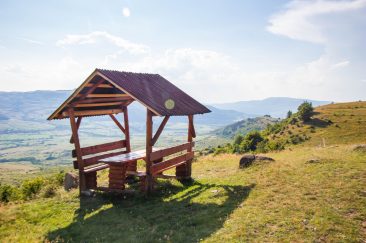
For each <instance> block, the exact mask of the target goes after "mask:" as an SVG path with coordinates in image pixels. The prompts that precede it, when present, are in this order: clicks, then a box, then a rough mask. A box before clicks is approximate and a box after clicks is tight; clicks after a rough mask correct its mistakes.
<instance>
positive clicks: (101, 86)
mask: <svg viewBox="0 0 366 243" xmlns="http://www.w3.org/2000/svg"><path fill="white" fill-rule="evenodd" d="M93 85H95V84H93V83H88V84H87V85H85V87H92V86H93ZM97 88H114V86H113V85H111V84H99V85H98V87H97Z"/></svg>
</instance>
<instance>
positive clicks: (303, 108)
mask: <svg viewBox="0 0 366 243" xmlns="http://www.w3.org/2000/svg"><path fill="white" fill-rule="evenodd" d="M297 110H298V112H297V114H298V116H299V118H300V120H302V121H309V120H310V118H311V117H312V115H313V111H314V108H313V105H312V104H311V102H307V101H305V102H304V103H302V104H301V105H300V106H299V107H298V108H297Z"/></svg>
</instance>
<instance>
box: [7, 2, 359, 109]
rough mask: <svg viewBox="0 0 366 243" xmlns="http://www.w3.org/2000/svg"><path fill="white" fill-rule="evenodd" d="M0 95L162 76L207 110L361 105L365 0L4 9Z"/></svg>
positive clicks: (15, 6)
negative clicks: (116, 77) (106, 74)
mask: <svg viewBox="0 0 366 243" xmlns="http://www.w3.org/2000/svg"><path fill="white" fill-rule="evenodd" d="M0 29H1V32H0V77H1V78H0V90H4V91H15V90H17V91H18V90H19V91H30V90H39V89H42V90H44V89H47V90H54V89H74V88H76V87H77V86H78V85H79V84H80V83H81V82H82V81H83V80H84V79H85V78H86V77H87V76H88V75H89V74H90V73H91V72H92V71H93V70H94V69H95V68H96V67H98V68H106V69H116V70H125V71H135V72H152V73H159V74H161V75H163V76H165V77H166V78H167V79H169V80H170V81H172V82H173V83H175V84H176V85H177V86H179V87H181V88H182V89H184V90H185V91H187V92H188V93H190V94H191V95H192V96H193V97H195V98H197V99H199V100H201V101H203V102H209V103H218V102H230V101H237V100H250V99H262V98H266V97H271V96H288V97H301V98H309V99H321V100H333V101H348V100H359V99H366V95H365V91H366V71H365V64H366V48H365V44H364V43H366V31H365V30H366V0H337V1H331V0H306V1H305V0H304V1H282V0H277V1H223V0H221V1H168V0H165V1H161V0H155V1H137V0H131V1H96V0H95V1H56V0H54V1H6V0H3V1H1V3H0Z"/></svg>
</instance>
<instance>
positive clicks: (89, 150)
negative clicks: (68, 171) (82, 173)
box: [72, 140, 127, 169]
mask: <svg viewBox="0 0 366 243" xmlns="http://www.w3.org/2000/svg"><path fill="white" fill-rule="evenodd" d="M125 148H126V140H119V141H116V142H110V143H103V144H98V145H94V146H89V147H84V148H81V149H80V152H81V155H80V157H81V158H82V160H83V163H84V168H85V167H88V166H91V165H95V164H98V163H99V162H98V161H99V160H101V159H104V158H108V157H111V156H116V155H120V154H124V153H126V152H127V151H126V149H125ZM107 152H108V153H107ZM72 157H73V158H76V157H77V151H76V150H75V149H74V150H72ZM74 168H75V169H78V168H79V162H78V161H77V160H76V161H74Z"/></svg>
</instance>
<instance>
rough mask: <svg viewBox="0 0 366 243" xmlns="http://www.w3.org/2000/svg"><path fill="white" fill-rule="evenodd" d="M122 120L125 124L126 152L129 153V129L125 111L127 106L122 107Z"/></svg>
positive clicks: (126, 111)
mask: <svg viewBox="0 0 366 243" xmlns="http://www.w3.org/2000/svg"><path fill="white" fill-rule="evenodd" d="M123 120H124V123H125V137H126V150H127V152H131V143H130V127H129V124H128V109H127V106H125V107H123Z"/></svg>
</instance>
